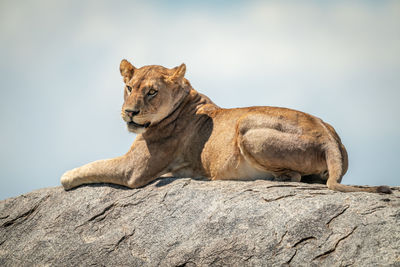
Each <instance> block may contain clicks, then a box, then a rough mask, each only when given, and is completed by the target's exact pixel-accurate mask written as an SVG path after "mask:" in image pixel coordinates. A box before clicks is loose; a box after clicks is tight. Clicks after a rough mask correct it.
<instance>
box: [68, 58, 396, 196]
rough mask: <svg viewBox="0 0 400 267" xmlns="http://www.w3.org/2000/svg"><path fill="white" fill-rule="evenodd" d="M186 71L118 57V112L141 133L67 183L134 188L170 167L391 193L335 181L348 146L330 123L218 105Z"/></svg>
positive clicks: (185, 173) (175, 171) (182, 172)
mask: <svg viewBox="0 0 400 267" xmlns="http://www.w3.org/2000/svg"><path fill="white" fill-rule="evenodd" d="M185 71H186V66H185V65H184V64H182V65H180V66H179V67H176V68H173V69H167V68H164V67H162V66H154V65H153V66H144V67H142V68H138V69H137V68H135V67H134V66H133V65H132V64H131V63H129V62H128V61H126V60H122V62H121V65H120V72H121V75H122V77H123V80H124V82H125V89H124V90H125V91H124V104H123V106H122V111H121V115H122V118H123V119H124V120H125V122H126V123H127V125H128V130H129V131H131V132H134V133H137V134H138V136H137V137H136V140H135V141H134V143H133V145H132V147H131V149H130V150H129V151H128V152H127V153H126V154H125V155H123V156H121V157H118V158H114V159H110V160H101V161H95V162H93V163H89V164H87V165H84V166H82V167H80V168H76V169H73V170H71V171H68V172H66V173H65V174H64V175H63V176H62V178H61V183H62V185H63V186H64V188H65V189H70V188H73V187H76V186H79V185H81V184H87V183H99V182H105V183H114V184H120V185H124V186H128V187H131V188H137V187H141V186H144V185H146V184H148V183H149V182H151V181H153V180H155V179H156V178H158V177H160V176H163V175H165V174H172V175H173V176H175V177H207V178H209V179H211V180H217V179H245V180H246V179H258V178H271V177H273V178H275V179H277V180H291V181H297V182H298V181H301V179H302V178H303V177H314V178H315V177H317V178H318V179H322V180H325V181H326V183H327V185H328V188H330V189H332V190H336V191H342V192H351V191H366V192H383V193H390V189H389V188H388V187H364V188H360V187H354V186H346V185H341V184H340V181H341V179H342V177H343V175H344V174H345V173H346V171H347V167H348V159H347V152H346V149H345V147H344V146H343V144H342V143H341V141H340V138H339V136H338V135H337V133H336V132H335V130H334V129H333V127H332V126H330V125H329V124H327V123H325V122H323V121H322V120H320V119H318V118H316V117H314V116H312V115H309V114H306V113H303V112H300V111H295V110H291V109H287V108H278V107H248V108H235V109H222V108H220V107H218V106H217V105H215V104H214V103H213V102H212V101H211V100H210V99H209V98H208V97H206V96H204V95H202V94H200V93H198V92H197V91H195V90H194V89H193V88H192V87H191V85H190V83H189V81H188V80H186V79H185V78H184V75H185Z"/></svg>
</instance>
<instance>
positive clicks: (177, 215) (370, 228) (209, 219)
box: [0, 178, 400, 266]
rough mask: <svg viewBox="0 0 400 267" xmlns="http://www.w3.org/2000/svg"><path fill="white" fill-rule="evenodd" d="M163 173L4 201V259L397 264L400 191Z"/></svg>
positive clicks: (39, 262) (22, 262)
mask: <svg viewBox="0 0 400 267" xmlns="http://www.w3.org/2000/svg"><path fill="white" fill-rule="evenodd" d="M393 189H395V191H394V194H392V195H380V194H371V193H338V192H332V191H329V190H327V189H326V187H325V186H323V185H315V184H314V185H310V184H304V183H278V182H271V181H262V180H260V181H253V182H243V181H213V182H208V181H200V180H192V179H172V178H168V179H163V180H158V181H156V182H154V183H153V184H151V185H148V186H146V187H144V188H141V189H135V190H132V189H127V188H124V187H119V186H114V185H89V186H82V187H79V188H77V189H75V190H72V191H69V192H65V191H64V190H63V189H62V188H61V187H56V188H46V189H41V190H38V191H34V192H31V193H28V194H25V195H22V196H19V197H16V198H10V199H6V200H4V201H1V202H0V266H88V265H95V266H289V265H290V266H350V265H354V266H399V265H400V191H399V188H398V187H397V188H393Z"/></svg>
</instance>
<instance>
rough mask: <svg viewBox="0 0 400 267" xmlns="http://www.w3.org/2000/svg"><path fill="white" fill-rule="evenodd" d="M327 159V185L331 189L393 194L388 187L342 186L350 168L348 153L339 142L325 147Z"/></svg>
mask: <svg viewBox="0 0 400 267" xmlns="http://www.w3.org/2000/svg"><path fill="white" fill-rule="evenodd" d="M325 159H326V164H327V166H328V173H329V178H328V180H327V183H326V184H327V186H328V188H329V189H331V190H334V191H340V192H371V193H386V194H391V193H392V190H390V188H389V187H387V186H373V187H372V186H371V187H355V186H349V185H343V184H340V181H341V179H342V176H343V175H344V174H345V173H346V171H347V166H348V158H347V152H346V149H345V148H344V146H343V145H340V148H339V144H338V143H337V142H332V143H331V144H329V145H327V146H326V147H325Z"/></svg>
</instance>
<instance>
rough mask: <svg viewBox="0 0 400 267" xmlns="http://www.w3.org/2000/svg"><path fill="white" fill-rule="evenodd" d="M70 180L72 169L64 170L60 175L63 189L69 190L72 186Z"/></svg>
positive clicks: (71, 180) (71, 178) (71, 179)
mask: <svg viewBox="0 0 400 267" xmlns="http://www.w3.org/2000/svg"><path fill="white" fill-rule="evenodd" d="M72 182H73V176H72V170H71V171H67V172H65V173H64V174H63V175H62V176H61V184H62V186H63V187H64V189H65V190H69V189H71V188H73V187H74V186H73V183H72Z"/></svg>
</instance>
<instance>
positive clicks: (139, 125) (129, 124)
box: [128, 121, 150, 128]
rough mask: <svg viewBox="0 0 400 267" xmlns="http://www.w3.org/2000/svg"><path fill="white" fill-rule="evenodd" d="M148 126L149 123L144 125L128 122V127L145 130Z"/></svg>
mask: <svg viewBox="0 0 400 267" xmlns="http://www.w3.org/2000/svg"><path fill="white" fill-rule="evenodd" d="M149 126H150V122H147V123H145V124H139V123H136V122H133V121H130V122H128V127H135V128H147V127H149Z"/></svg>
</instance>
